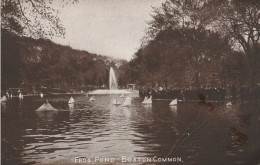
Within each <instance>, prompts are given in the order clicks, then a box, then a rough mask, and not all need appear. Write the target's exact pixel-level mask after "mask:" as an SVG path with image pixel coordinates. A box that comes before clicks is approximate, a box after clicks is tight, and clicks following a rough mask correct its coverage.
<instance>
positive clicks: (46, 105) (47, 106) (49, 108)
mask: <svg viewBox="0 0 260 165" xmlns="http://www.w3.org/2000/svg"><path fill="white" fill-rule="evenodd" d="M55 110H57V109H56V108H53V107H52V106H51V104H50V103H44V104H43V105H42V106H40V107H39V108H38V109H36V111H55Z"/></svg>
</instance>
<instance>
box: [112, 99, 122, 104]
mask: <svg viewBox="0 0 260 165" xmlns="http://www.w3.org/2000/svg"><path fill="white" fill-rule="evenodd" d="M113 104H114V105H120V104H121V103H120V101H119V100H118V99H117V98H116V99H115V100H114V101H113Z"/></svg>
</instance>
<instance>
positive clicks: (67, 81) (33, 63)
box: [1, 31, 127, 90]
mask: <svg viewBox="0 0 260 165" xmlns="http://www.w3.org/2000/svg"><path fill="white" fill-rule="evenodd" d="M1 38H2V47H1V56H2V57H1V58H2V59H1V72H2V80H1V81H2V84H1V86H2V90H4V89H7V88H10V87H23V88H27V89H32V88H36V89H37V88H39V87H42V86H44V87H48V88H60V89H68V88H86V86H94V85H95V86H102V85H105V86H107V84H108V77H109V68H110V67H113V68H114V69H115V70H116V73H117V77H119V80H120V77H121V78H122V76H121V75H124V71H123V70H122V67H123V66H122V65H123V64H126V63H127V62H126V61H125V60H121V59H114V58H111V57H106V56H101V55H97V54H92V53H89V52H87V51H82V50H75V49H72V48H71V47H69V46H62V45H59V44H56V43H53V42H52V41H50V40H44V39H38V40H36V39H32V38H21V37H18V36H15V35H12V34H10V33H7V32H4V31H2V37H1ZM124 83H125V82H124V81H122V80H120V85H124Z"/></svg>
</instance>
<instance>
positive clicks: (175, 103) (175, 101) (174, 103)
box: [169, 99, 178, 106]
mask: <svg viewBox="0 0 260 165" xmlns="http://www.w3.org/2000/svg"><path fill="white" fill-rule="evenodd" d="M177 101H178V100H177V99H174V100H172V101H171V102H170V104H169V105H170V106H176V105H177Z"/></svg>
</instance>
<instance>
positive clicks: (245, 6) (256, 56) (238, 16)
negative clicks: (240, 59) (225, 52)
mask: <svg viewBox="0 0 260 165" xmlns="http://www.w3.org/2000/svg"><path fill="white" fill-rule="evenodd" d="M205 10H209V11H211V17H212V18H211V20H210V21H209V22H208V25H210V26H212V27H213V29H214V30H217V31H218V32H221V33H222V34H223V35H225V36H228V37H229V40H230V42H231V43H232V45H233V48H234V49H240V50H242V51H243V52H244V53H245V55H246V56H247V58H248V61H249V63H250V65H251V77H252V81H251V82H252V83H253V84H256V82H257V80H259V78H260V76H259V69H260V68H259V67H260V66H259V64H260V52H259V50H260V49H259V48H260V41H259V39H260V1H258V0H230V1H228V0H222V1H218V2H217V3H216V2H214V1H211V2H210V3H208V5H207V7H205Z"/></svg>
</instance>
